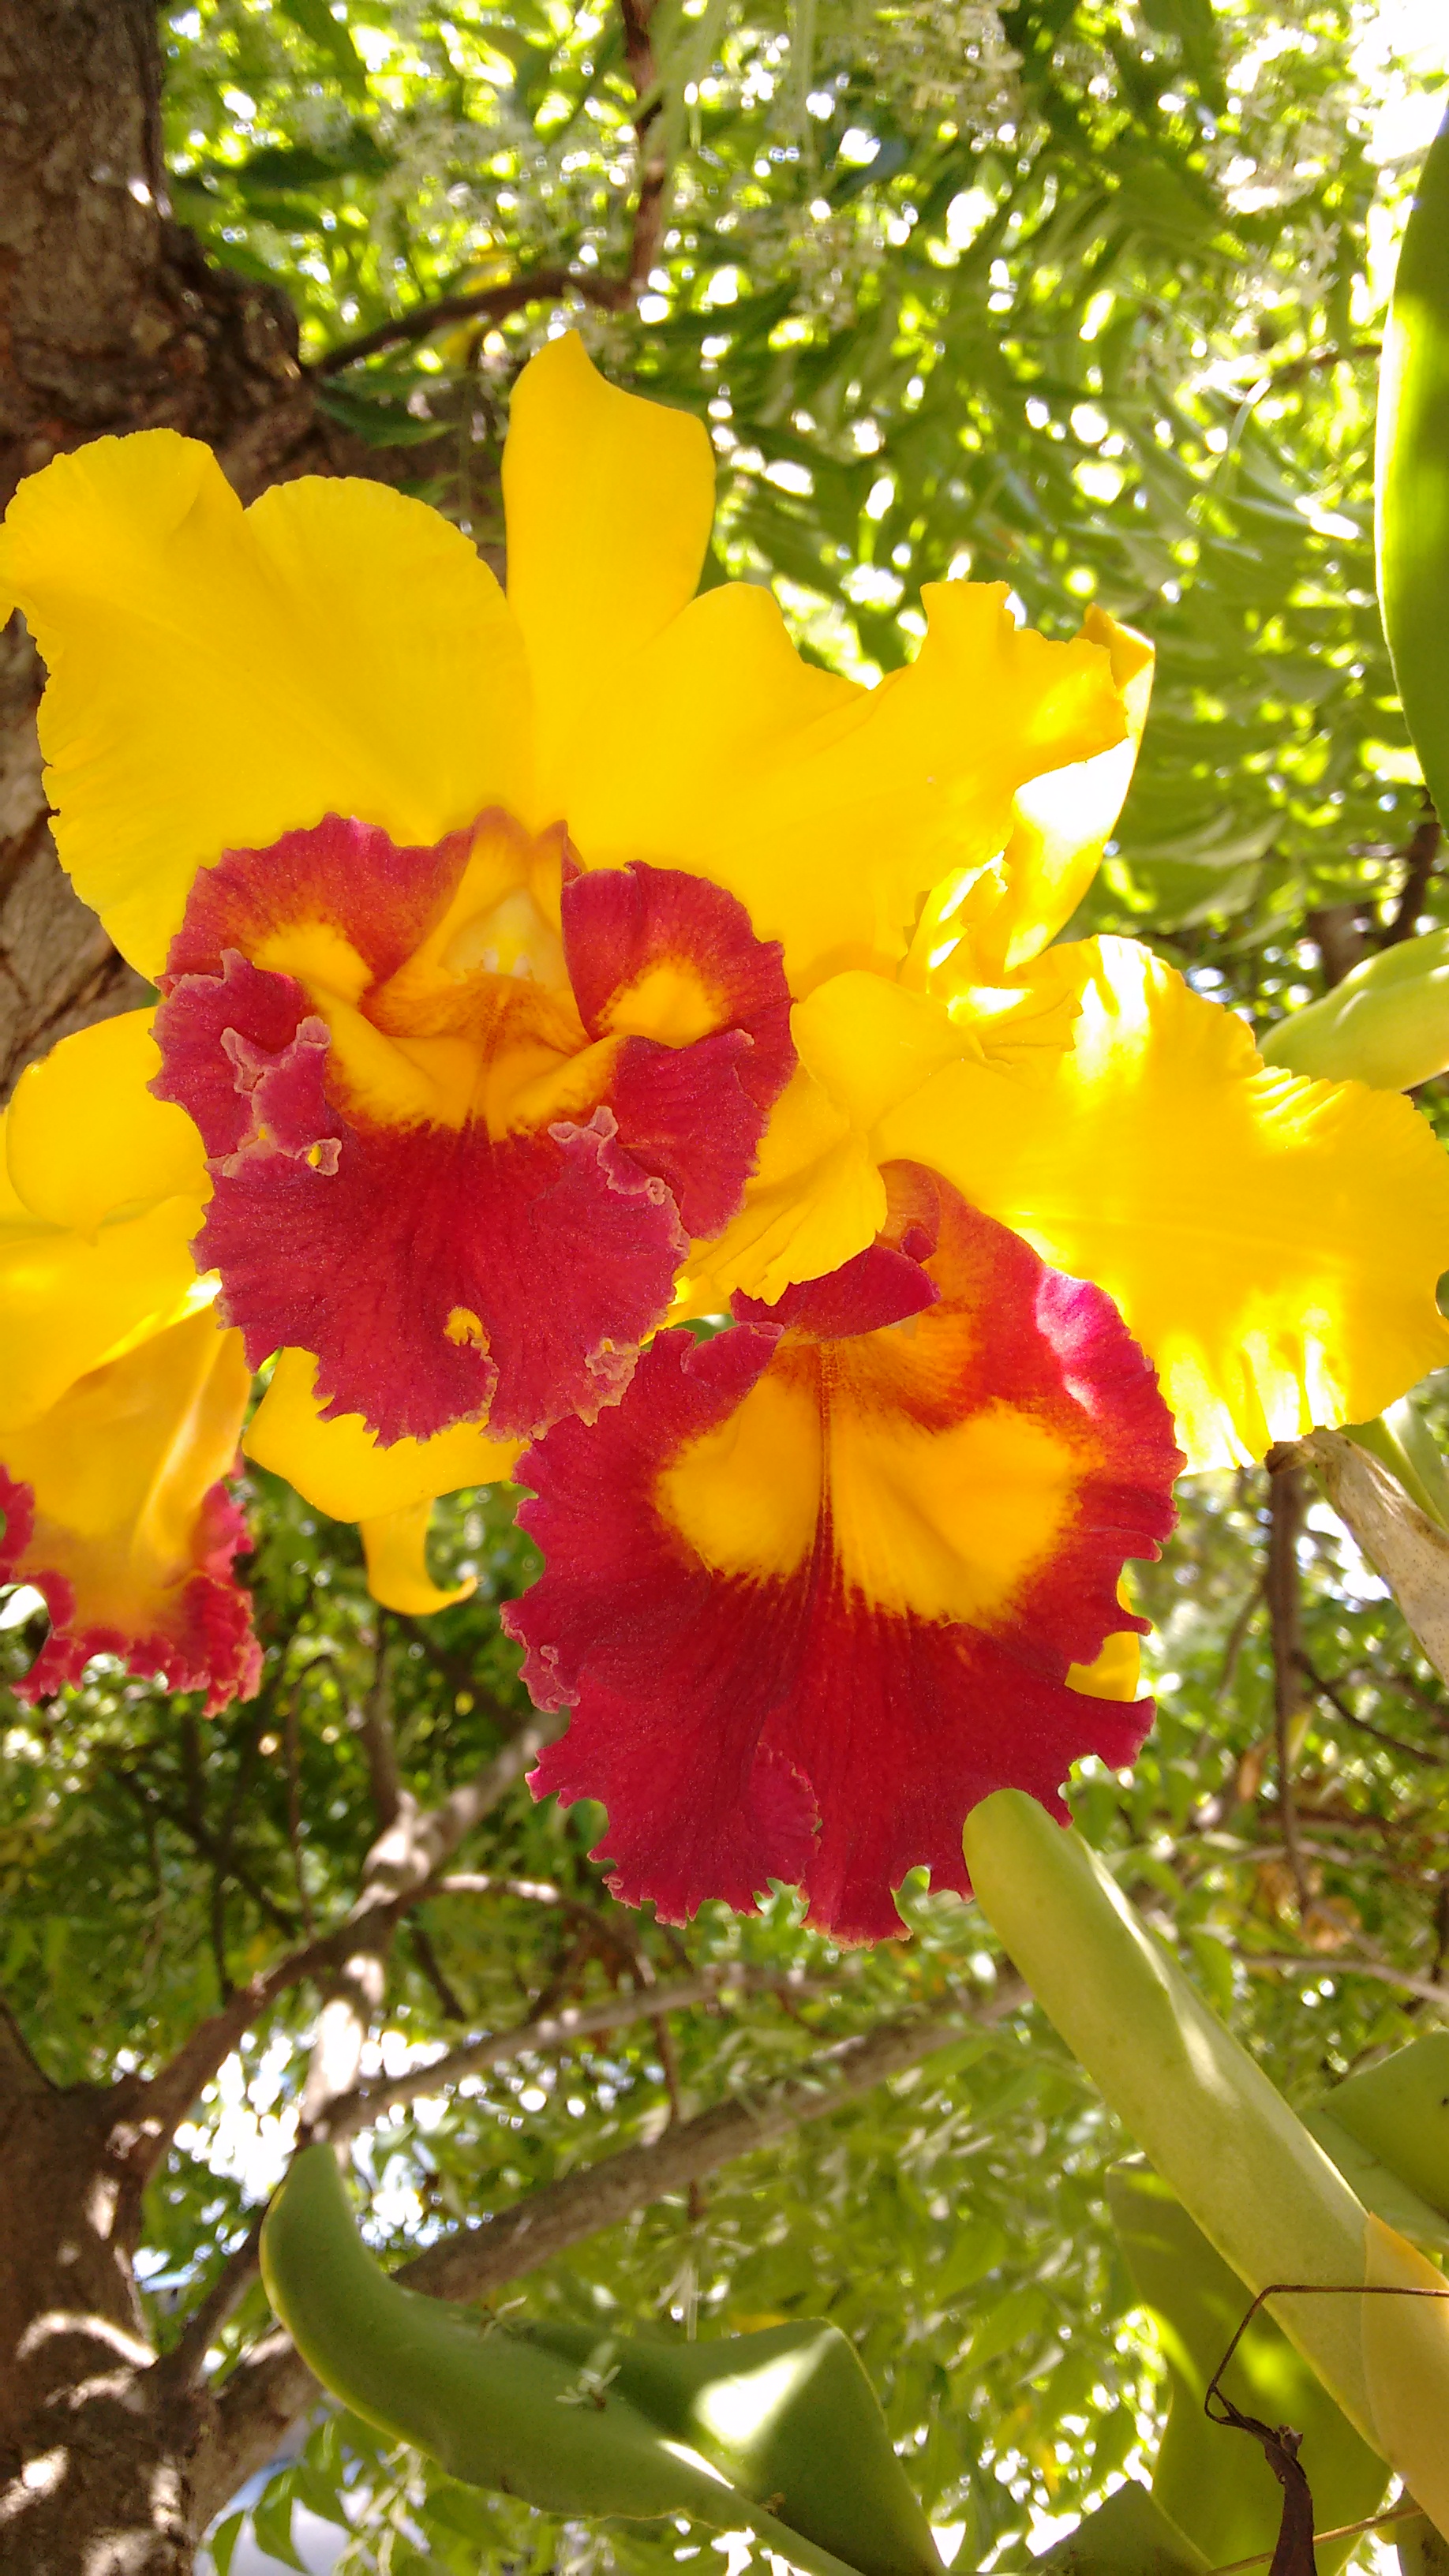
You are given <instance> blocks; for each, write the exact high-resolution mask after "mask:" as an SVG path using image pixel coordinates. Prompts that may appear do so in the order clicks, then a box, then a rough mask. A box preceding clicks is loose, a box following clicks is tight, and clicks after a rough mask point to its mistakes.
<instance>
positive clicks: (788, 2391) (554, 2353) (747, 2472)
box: [262, 2146, 940, 2576]
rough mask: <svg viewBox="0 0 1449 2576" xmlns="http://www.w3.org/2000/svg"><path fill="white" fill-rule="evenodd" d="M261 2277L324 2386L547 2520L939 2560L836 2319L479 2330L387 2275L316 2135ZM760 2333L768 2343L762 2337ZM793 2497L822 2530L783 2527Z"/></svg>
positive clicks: (287, 2197) (799, 2561) (274, 2213)
mask: <svg viewBox="0 0 1449 2576" xmlns="http://www.w3.org/2000/svg"><path fill="white" fill-rule="evenodd" d="M262 2270H263V2277H264V2279H265V2281H266V2286H267V2292H268V2295H269V2297H270V2299H271V2302H272V2305H273V2307H274V2308H275V2310H276V2312H277V2314H278V2316H279V2317H280V2318H281V2319H282V2320H283V2322H284V2324H285V2325H286V2326H287V2327H288V2328H289V2329H290V2331H291V2334H292V2336H293V2338H294V2340H295V2342H296V2344H297V2347H298V2349H299V2351H300V2352H301V2353H302V2354H303V2355H304V2357H305V2358H306V2360H307V2361H308V2363H309V2364H310V2365H311V2367H312V2369H313V2370H315V2371H316V2373H317V2376H318V2378H319V2379H320V2380H321V2381H322V2382H323V2385H324V2386H325V2387H327V2388H330V2389H331V2390H332V2392H333V2394H334V2395H335V2396H337V2397H340V2398H341V2399H342V2400H343V2402H344V2404H346V2405H347V2406H350V2407H351V2408H352V2410H353V2412H354V2413H355V2414H357V2415H360V2416H362V2417H363V2419H364V2420H365V2421H366V2422H367V2423H370V2424H374V2425H376V2426H377V2427H378V2428H379V2430H381V2431H382V2432H384V2433H387V2434H389V2435H390V2436H391V2437H392V2438H393V2439H394V2440H402V2441H407V2442H412V2443H414V2444H415V2445H416V2446H417V2448H418V2449H419V2450H422V2451H426V2452H427V2453H428V2454H429V2456H430V2457H431V2458H433V2459H435V2460H437V2461H438V2462H439V2463H440V2464H441V2466H442V2467H443V2468H445V2469H446V2470H447V2471H448V2472H449V2474H450V2475H451V2476H453V2477H455V2478H460V2479H462V2480H463V2481H464V2482H465V2483H466V2484H468V2485H472V2486H482V2487H490V2488H494V2489H496V2490H500V2491H501V2492H502V2493H504V2494H506V2495H512V2496H517V2497H519V2498H521V2499H522V2500H523V2501H524V2502H525V2503H528V2504H535V2505H538V2506H541V2507H542V2508H543V2509H544V2510H545V2511H548V2512H551V2513H564V2514H582V2515H586V2516H589V2517H593V2516H595V2515H604V2516H609V2515H616V2514H617V2515H620V2516H622V2517H624V2518H635V2519H640V2520H650V2521H652V2520H654V2519H656V2518H658V2517H659V2516H662V2515H665V2514H686V2515H688V2516H690V2517H691V2519H693V2520H695V2521H698V2522H703V2523H705V2524H706V2525H708V2526H709V2527H711V2528H713V2529H715V2530H734V2531H737V2530H741V2529H748V2530H751V2531H753V2532H754V2533H755V2535H756V2537H757V2538H758V2539H759V2541H760V2542H761V2544H762V2545H763V2547H764V2548H766V2549H767V2550H769V2551H770V2552H771V2553H773V2554H774V2555H776V2556H779V2557H782V2558H785V2559H787V2560H788V2561H789V2562H790V2564H791V2565H792V2566H795V2567H798V2568H800V2569H802V2570H804V2571H805V2576H848V2572H849V2570H851V2569H855V2570H856V2571H857V2576H935V2571H936V2570H937V2569H938V2568H939V2564H940V2562H939V2559H938V2558H937V2556H936V2552H935V2549H934V2546H933V2544H932V2541H931V2536H930V2528H929V2525H928V2524H927V2523H926V2521H925V2517H924V2516H923V2515H922V2514H921V2513H920V2511H919V2507H915V2508H914V2512H913V2511H912V2508H913V2506H914V2499H913V2498H912V2497H911V2496H910V2493H909V2490H908V2489H906V2488H905V2483H904V2479H903V2477H902V2475H901V2472H900V2471H899V2469H898V2468H897V2466H896V2462H895V2459H894V2455H893V2453H892V2452H891V2449H890V2441H889V2437H888V2435H887V2433H886V2430H885V2426H884V2423H883V2422H882V2421H881V2417H880V2410H879V2408H878V2407H877V2406H876V2403H875V2399H874V2397H873V2395H872V2393H871V2390H870V2388H869V2385H868V2383H867V2382H866V2380H865V2378H864V2375H863V2373H862V2372H861V2371H860V2367H859V2364H858V2363H857V2362H856V2360H855V2356H854V2354H853V2353H852V2352H851V2350H850V2347H849V2346H848V2345H847V2344H846V2343H845V2340H844V2337H843V2336H841V2335H839V2334H837V2333H836V2331H835V2329H833V2328H832V2327H828V2326H820V2325H814V2326H804V2327H799V2328H785V2329H783V2330H777V2331H776V2332H774V2333H766V2334H762V2335H757V2336H740V2337H737V2338H733V2339H731V2341H730V2342H729V2343H728V2344H720V2345H715V2346H712V2347H711V2346H695V2347H693V2348H686V2349H685V2350H684V2351H683V2352H681V2353H679V2354H671V2353H670V2352H669V2350H668V2348H667V2347H663V2346H661V2347H659V2348H657V2350H656V2348H654V2347H638V2348H635V2349H633V2350H632V2351H631V2350H630V2349H629V2348H628V2347H625V2346H623V2345H617V2346H616V2345H615V2344H614V2343H613V2342H611V2341H610V2342H604V2341H601V2339H600V2338H599V2336H598V2335H597V2334H595V2333H592V2332H591V2331H590V2330H589V2329H588V2328H584V2329H581V2330H580V2331H579V2332H578V2333H577V2334H574V2333H570V2331H569V2330H568V2329H567V2328H564V2329H561V2330H558V2331H551V2332H547V2333H545V2332H543V2331H539V2332H535V2333H533V2334H530V2335H527V2336H525V2335H520V2334H513V2333H507V2332H504V2331H502V2330H499V2329H489V2328H487V2327H483V2326H480V2325H479V2324H478V2322H477V2321H476V2319H474V2318H472V2317H470V2316H468V2315H467V2314H466V2313H465V2312H463V2311H462V2310H460V2309H458V2308H457V2307H450V2306H447V2305H445V2304H444V2303H443V2302H441V2301H440V2300H437V2299H430V2298H422V2297H420V2296H419V2295H418V2293H417V2292H416V2291H412V2290H406V2289H404V2288H403V2287H402V2286H401V2284H400V2283H398V2282H396V2281H392V2280H390V2279H389V2278H388V2275H387V2274H386V2272H385V2271H384V2270H383V2268H382V2266H381V2264H380V2263H378V2262H376V2261H375V2260H374V2258H373V2257H372V2255H371V2254H369V2252H368V2251H367V2248H366V2247H365V2245H364V2244H363V2242H362V2239H361V2237H360V2236H359V2235H358V2232H357V2229H356V2227H355V2226H354V2224H353V2220H352V2215H351V2212H350V2210H349V2208H348V2205H347V2196H346V2193H345V2191H344V2188H343V2184H342V2178H341V2175H340V2174H339V2172H338V2169H337V2164H336V2161H335V2158H334V2156H333V2153H332V2150H331V2149H330V2148H329V2147H324V2146H313V2147H308V2148H306V2149H305V2150H304V2151H303V2153H302V2154H301V2155H300V2156H299V2157H298V2158H297V2159H296V2161H295V2163H294V2164H293V2166H292V2169H291V2172H290V2173H289V2175H288V2177H287V2179H286V2181H285V2182H284V2184H283V2185H282V2188H281V2190H280V2191H279V2192H278V2194H277V2196H276V2198H275V2199H274V2200H273V2202H272V2206H271V2209H270V2210H269V2212H268V2215H267V2220H266V2226H265V2229H264V2232H263V2238H262ZM761 2344H763V2345H766V2346H768V2347H769V2350H768V2352H767V2353H766V2354H763V2355H762V2354H760V2353H759V2352H757V2351H754V2350H752V2349H751V2348H752V2347H754V2346H757V2345H761ZM671 2365H673V2366H671ZM700 2434H703V2435H704V2436H705V2437H706V2438H707V2439H708V2441H709V2444H710V2450H709V2451H706V2450H705V2449H704V2447H703V2446H702V2444H701V2442H700V2441H699V2440H698V2438H697V2436H698V2435H700ZM812 2452H813V2456H811V2453H812ZM726 2462H727V2463H728V2465H727V2466H726V2465H724V2463H726ZM887 2463H888V2464H889V2465H888V2466H887ZM892 2471H894V2478H892V2476H891V2472H892ZM765 2478H770V2479H771V2480H772V2483H771V2484H769V2485H768V2486H767V2487H766V2488H765V2489H764V2493H765V2494H767V2495H768V2498H769V2507H768V2509H767V2508H766V2505H765V2503H764V2500H763V2496H762V2494H761V2493H760V2492H759V2481H761V2480H763V2479H765ZM787 2504H788V2506H789V2507H790V2508H792V2509H793V2511H794V2512H796V2513H799V2514H801V2516H802V2518H803V2522H804V2523H805V2524H807V2525H809V2526H811V2527H810V2528H805V2527H801V2528H797V2527H795V2526H794V2525H793V2524H792V2523H787V2522H785V2521H784V2520H782V2519H781V2518H780V2516H781V2513H782V2511H783V2510H784V2509H785V2507H786V2506H787ZM857 2519H858V2520H859V2525H860V2549H861V2552H862V2554H861V2555H859V2556H856V2555H854V2554H852V2556H851V2557H849V2558H843V2557H841V2556H839V2555H837V2554H836V2553H835V2552H834V2551H832V2550H831V2549H829V2548H828V2547H825V2546H823V2545H821V2544H820V2543H819V2542H817V2540H816V2539H815V2538H814V2536H813V2531H814V2528H816V2527H818V2528H826V2527H828V2528H829V2529H830V2530H831V2531H832V2532H833V2533H835V2534H836V2535H837V2536H838V2538H839V2539H840V2540H841V2541H842V2542H845V2543H848V2544H851V2545H852V2546H853V2540H854V2531H855V2525H856V2522H857Z"/></svg>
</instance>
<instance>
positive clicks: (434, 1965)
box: [408, 1915, 468, 2021]
mask: <svg viewBox="0 0 1449 2576" xmlns="http://www.w3.org/2000/svg"><path fill="white" fill-rule="evenodd" d="M408 1933H409V1937H410V1939H411V1941H412V1945H413V1951H414V1954H415V1956H416V1958H417V1963H418V1966H419V1967H420V1968H421V1969H422V1972H423V1975H424V1976H425V1977H426V1978H427V1981H428V1983H429V1985H430V1986H431V1987H432V1990H433V1992H434V1994H435V1995H436V1996H437V1999H438V2010H439V2012H440V2013H441V2014H442V2016H443V2019H444V2021H466V2020H467V2018H468V2014H467V2010H466V2007H465V2006H464V2005H463V2004H461V2003H460V2002H459V2000H458V1997H457V1995H456V1993H455V1992H454V1990H453V1988H452V1986H451V1985H450V1984H449V1982H448V1979H447V1976H446V1973H445V1972H444V1968H443V1963H442V1961H441V1959H440V1958H439V1957H438V1954H437V1951H436V1950H435V1949H434V1948H433V1944H432V1940H431V1938H430V1936H429V1933H428V1928H427V1925H426V1924H425V1923H423V1922H421V1921H420V1920H419V1918H418V1916H417V1915H414V1917H413V1919H412V1922H411V1923H410V1924H409V1926H408Z"/></svg>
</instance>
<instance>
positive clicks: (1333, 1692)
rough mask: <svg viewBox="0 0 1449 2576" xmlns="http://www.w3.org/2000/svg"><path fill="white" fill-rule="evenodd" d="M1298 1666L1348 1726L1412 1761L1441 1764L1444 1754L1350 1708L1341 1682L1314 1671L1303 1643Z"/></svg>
mask: <svg viewBox="0 0 1449 2576" xmlns="http://www.w3.org/2000/svg"><path fill="white" fill-rule="evenodd" d="M1298 1669H1299V1671H1300V1673H1302V1674H1303V1676H1304V1678H1305V1680H1306V1681H1307V1682H1308V1683H1309V1684H1310V1686H1311V1687H1312V1689H1314V1690H1315V1691H1316V1692H1317V1694H1318V1696H1319V1698H1320V1699H1322V1700H1326V1701H1327V1703H1328V1705H1329V1707H1330V1708H1332V1709H1336V1710H1337V1711H1338V1714H1339V1716H1340V1717H1341V1718H1342V1719H1343V1722H1344V1724H1345V1726H1354V1727H1357V1729H1358V1731H1359V1733H1360V1734H1361V1735H1371V1736H1372V1737H1373V1739H1374V1741H1375V1743H1376V1744H1386V1745H1387V1746H1388V1748H1389V1750H1390V1752H1391V1753H1402V1754H1403V1755H1404V1756H1405V1758H1406V1759H1407V1760H1408V1761H1410V1762H1427V1763H1429V1764H1430V1765H1432V1766H1434V1767H1440V1756H1439V1755H1438V1754H1437V1753H1431V1752H1429V1751H1428V1750H1427V1748H1426V1747H1425V1746H1424V1745H1422V1744H1410V1743H1409V1742H1408V1741H1407V1739H1406V1738H1405V1737H1404V1736H1402V1735H1390V1734H1389V1732H1388V1729H1387V1728H1386V1727H1382V1726H1375V1725H1374V1722H1373V1720H1372V1718H1368V1717H1360V1716H1359V1714H1358V1712H1357V1710H1356V1709H1352V1708H1350V1707H1349V1705H1348V1702H1347V1700H1346V1699H1345V1698H1344V1696H1343V1693H1342V1692H1341V1691H1340V1689H1339V1688H1338V1685H1337V1683H1336V1682H1331V1681H1329V1680H1327V1678H1326V1677H1325V1676H1324V1674H1322V1673H1320V1672H1316V1671H1315V1670H1314V1667H1313V1664H1312V1663H1311V1661H1310V1659H1309V1657H1308V1656H1307V1655H1306V1654H1305V1653H1304V1650H1303V1648H1302V1647H1301V1646H1300V1647H1299V1649H1298Z"/></svg>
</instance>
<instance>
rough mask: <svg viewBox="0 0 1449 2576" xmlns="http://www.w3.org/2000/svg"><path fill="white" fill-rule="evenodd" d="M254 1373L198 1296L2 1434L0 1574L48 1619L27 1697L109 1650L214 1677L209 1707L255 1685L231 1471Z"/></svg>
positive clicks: (24, 1685) (137, 1663)
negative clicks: (31, 1596)
mask: <svg viewBox="0 0 1449 2576" xmlns="http://www.w3.org/2000/svg"><path fill="white" fill-rule="evenodd" d="M250 1385H251V1379H250V1373H249V1371H248V1369H247V1366H246V1362H245V1360H244V1359H243V1357H242V1351H241V1337H240V1335H239V1334H237V1333H229V1332H223V1331H220V1330H219V1329H218V1327H217V1324H216V1321H215V1319H214V1317H213V1316H212V1315H211V1314H209V1313H207V1312H206V1311H205V1310H203V1311H202V1312H201V1313H200V1314H195V1315H190V1316H188V1317H187V1318H186V1320H185V1321H184V1322H182V1323H179V1324H173V1325H171V1326H170V1327H169V1328H168V1329H167V1330H166V1331H164V1332H159V1333H155V1334H153V1335H152V1336H151V1337H150V1339H149V1340H147V1341H144V1342H142V1343H141V1344H140V1345H139V1346H138V1347H137V1348H136V1349H134V1350H131V1351H128V1352H127V1353H126V1354H125V1356H124V1357H123V1358H120V1359H116V1360H112V1361H110V1362H108V1363H107V1365H106V1366H104V1367H102V1368H98V1369H93V1370H92V1371H91V1372H90V1373H89V1375H87V1376H85V1377H81V1378H78V1379H77V1380H76V1382H75V1384H74V1385H73V1386H71V1387H70V1388H69V1389H68V1390H67V1392H66V1393H65V1394H64V1395H63V1396H62V1397H61V1398H60V1400H59V1401H58V1402H57V1403H56V1404H54V1405H52V1406H51V1408H50V1410H49V1411H48V1412H47V1413H45V1414H43V1415H41V1416H40V1417H39V1419H38V1420H36V1421H35V1422H32V1423H30V1424H28V1425H27V1426H26V1427H25V1428H24V1429H23V1430H19V1431H10V1432H7V1433H6V1434H5V1436H4V1442H3V1455H0V1509H3V1511H4V1514H5V1535H4V1537H3V1539H0V1582H6V1583H30V1584H33V1585H34V1586H35V1589H36V1590H37V1591H38V1592H39V1593H40V1594H41V1595H42V1596H43V1598H44V1600H45V1604H46V1607H47V1609H48V1610H49V1612H50V1619H51V1632H50V1636H49V1637H48V1639H47V1640H46V1643H45V1645H44V1646H43V1647H42V1648H41V1651H40V1654H39V1655H38V1656H37V1658H36V1660H35V1662H34V1663H33V1664H32V1666H31V1668H30V1670H29V1672H28V1673H27V1674H26V1675H25V1677H24V1679H23V1680H21V1681H19V1682H17V1683H15V1685H14V1689H15V1692H16V1695H17V1697H18V1698H20V1699H22V1700H26V1701H33V1700H38V1699H44V1698H46V1697H48V1695H49V1694H50V1693H51V1692H52V1691H57V1690H60V1689H62V1688H64V1686H65V1685H66V1684H67V1683H69V1682H77V1681H79V1680H80V1678H81V1675H82V1674H83V1672H84V1671H85V1667H86V1665H87V1663H88V1662H89V1660H90V1658H91V1656H92V1655H99V1654H109V1655H116V1656H119V1657H120V1659H121V1660H122V1662H123V1663H124V1664H125V1665H126V1667H127V1669H128V1671H130V1672H133V1673H136V1674H138V1675H142V1676H146V1677H150V1678H155V1679H158V1680H161V1679H164V1680H165V1681H166V1682H167V1683H168V1685H169V1686H170V1688H171V1689H172V1690H173V1691H204V1692H205V1694H206V1714H207V1715H208V1716H212V1715H214V1714H215V1712H216V1711H217V1710H218V1709H221V1708H224V1707H225V1706H226V1705H227V1703H228V1701H229V1700H232V1699H236V1698H241V1699H249V1698H250V1697H251V1695H252V1693H253V1692H254V1691H255V1690H256V1688H257V1685H258V1682H259V1681H260V1679H261V1654H260V1650H259V1648H258V1646H257V1642H256V1639H255V1637H254V1636H253V1634H252V1626H251V1596H250V1594H249V1593H248V1592H247V1591H246V1590H245V1589H244V1588H243V1587H242V1585H240V1584H239V1583H238V1582H237V1581H236V1579H235V1576H234V1575H233V1573H232V1560H233V1558H234V1557H235V1556H236V1555H237V1554H238V1552H239V1551H240V1550H242V1549H244V1548H245V1547H247V1545H248V1544H249V1541H248V1538H247V1530H246V1523H245V1521H244V1520H243V1518H242V1515H241V1513H240V1511H239V1510H238V1509H237V1507H236V1505H235V1504H234V1503H233V1502H232V1500H231V1499H230V1497H229V1495H228V1494H227V1491H226V1488H225V1485H224V1483H223V1482H222V1479H223V1478H224V1477H225V1476H226V1475H228V1474H229V1473H230V1472H231V1470H232V1467H233V1465H234V1462H235V1459H236V1446H237V1439H238V1435H239V1433H240V1430H241V1423H242V1415H243V1413H244V1411H245V1408H246V1402H247V1396H248V1393H249V1390H250Z"/></svg>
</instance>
